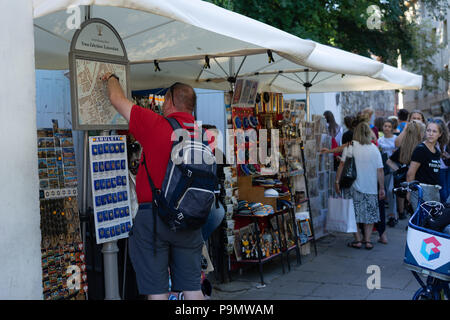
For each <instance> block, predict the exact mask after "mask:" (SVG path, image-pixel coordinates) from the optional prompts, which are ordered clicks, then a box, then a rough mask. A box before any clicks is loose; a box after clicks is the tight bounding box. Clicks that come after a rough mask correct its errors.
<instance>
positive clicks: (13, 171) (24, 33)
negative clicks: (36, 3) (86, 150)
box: [0, 0, 43, 299]
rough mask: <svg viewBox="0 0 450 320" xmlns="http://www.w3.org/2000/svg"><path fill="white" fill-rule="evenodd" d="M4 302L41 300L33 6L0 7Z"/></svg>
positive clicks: (0, 289)
mask: <svg viewBox="0 0 450 320" xmlns="http://www.w3.org/2000/svg"><path fill="white" fill-rule="evenodd" d="M0 70H1V78H0V97H1V99H0V112H1V116H0V133H1V135H0V150H1V157H2V160H1V165H0V181H1V183H0V259H1V260H0V299H42V297H43V295H42V268H41V232H40V214H39V181H38V174H37V172H38V170H37V169H38V168H37V164H38V163H37V143H36V105H35V90H36V89H35V72H34V38H33V16H32V2H31V1H29V0H15V1H0Z"/></svg>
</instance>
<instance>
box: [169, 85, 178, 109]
mask: <svg viewBox="0 0 450 320" xmlns="http://www.w3.org/2000/svg"><path fill="white" fill-rule="evenodd" d="M179 84H180V82H175V83H174V84H173V85H171V86H170V87H169V92H170V99H172V104H173V105H174V106H175V99H174V97H175V87H176V86H177V85H179Z"/></svg>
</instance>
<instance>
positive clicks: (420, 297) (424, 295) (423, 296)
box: [412, 288, 433, 300]
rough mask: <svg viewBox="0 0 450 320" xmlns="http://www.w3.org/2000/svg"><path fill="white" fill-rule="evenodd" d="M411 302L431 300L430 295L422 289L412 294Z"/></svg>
mask: <svg viewBox="0 0 450 320" xmlns="http://www.w3.org/2000/svg"><path fill="white" fill-rule="evenodd" d="M412 300H433V298H432V296H431V294H430V293H428V292H426V291H425V289H424V288H420V289H419V290H417V291H416V293H414V296H413V298H412Z"/></svg>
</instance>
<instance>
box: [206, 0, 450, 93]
mask: <svg viewBox="0 0 450 320" xmlns="http://www.w3.org/2000/svg"><path fill="white" fill-rule="evenodd" d="M210 2H212V3H215V4H217V5H219V6H222V7H224V8H226V9H229V10H232V11H235V12H237V13H240V14H243V15H245V16H247V17H250V18H253V19H255V20H259V21H261V22H264V23H266V24H269V25H271V26H274V27H276V28H278V29H281V30H284V31H286V32H289V33H291V34H294V35H296V36H298V37H300V38H303V39H311V40H314V41H317V42H319V43H322V44H327V45H331V46H334V47H337V48H340V49H343V50H346V51H349V52H354V53H357V54H359V55H362V56H367V57H371V56H372V57H373V56H376V57H377V58H378V59H379V60H380V61H382V62H384V63H387V64H390V65H394V66H396V65H397V59H398V56H399V54H401V57H402V61H403V64H404V65H405V66H406V67H407V68H408V69H409V70H411V71H413V72H418V73H421V74H423V73H426V74H429V75H431V76H432V78H434V79H437V78H445V77H448V74H447V75H445V74H443V73H442V72H439V70H437V69H435V68H434V67H433V63H432V61H433V55H434V54H435V53H436V50H437V49H439V48H438V46H437V45H436V44H432V43H430V40H431V39H432V37H431V32H432V30H431V28H429V29H427V28H424V27H423V25H422V26H420V25H418V23H417V20H416V19H409V18H408V15H409V14H410V13H411V12H412V13H413V14H414V13H415V12H414V4H415V2H417V0H410V1H403V0H390V1H388V0H374V1H367V0H270V1H268V0H210ZM421 3H422V5H423V6H425V7H426V9H427V12H428V13H429V15H430V18H431V19H435V20H442V19H443V18H444V17H445V15H446V10H448V9H449V2H448V1H447V0H424V1H421ZM373 5H376V6H377V8H378V9H379V10H377V11H376V12H375V11H374V10H373V9H374V7H373ZM427 85H428V84H427Z"/></svg>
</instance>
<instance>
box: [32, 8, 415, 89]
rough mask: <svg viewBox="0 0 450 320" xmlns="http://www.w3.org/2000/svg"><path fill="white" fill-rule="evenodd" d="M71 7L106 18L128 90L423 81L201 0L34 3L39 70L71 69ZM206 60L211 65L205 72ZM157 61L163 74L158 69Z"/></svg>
mask: <svg viewBox="0 0 450 320" xmlns="http://www.w3.org/2000/svg"><path fill="white" fill-rule="evenodd" d="M70 6H81V7H80V8H81V9H82V10H81V12H82V16H84V13H86V12H88V13H89V15H88V16H90V18H102V19H105V20H107V21H108V22H109V23H111V24H112V25H113V26H114V28H115V29H116V30H117V31H118V32H119V34H120V36H121V37H122V39H123V42H124V44H125V47H126V50H127V53H128V59H129V60H130V63H131V86H132V89H133V90H139V89H151V88H161V87H167V86H169V85H170V84H172V83H173V82H174V81H183V82H186V83H189V84H191V85H192V86H193V87H197V88H210V89H221V90H229V89H230V85H229V82H228V80H229V78H230V77H236V76H237V77H248V78H255V79H258V81H259V82H260V89H261V90H266V91H274V92H283V93H297V92H304V91H305V86H304V84H305V83H311V84H312V86H311V87H310V88H309V91H310V92H327V91H366V90H393V89H420V87H421V84H422V77H421V76H419V75H415V74H412V73H409V72H406V71H403V70H400V69H397V68H394V67H391V66H388V65H385V64H382V63H380V62H378V61H375V60H373V59H369V58H365V57H362V56H359V55H356V54H352V53H348V52H345V51H343V50H339V49H336V48H332V47H329V46H325V45H321V44H319V43H317V42H314V41H311V40H304V39H301V38H298V37H296V36H293V35H291V34H289V33H286V32H284V31H281V30H278V29H276V28H274V27H271V26H269V25H266V24H264V23H261V22H258V21H255V20H253V19H250V18H248V17H245V16H242V15H240V14H237V13H234V12H231V11H228V10H225V9H222V8H220V7H217V6H215V5H212V4H210V3H208V2H204V1H200V0H164V1H161V0H33V7H34V18H35V20H34V25H35V51H36V68H38V69H68V68H69V67H68V53H69V49H70V42H71V39H72V36H73V34H74V32H75V30H70V29H69V28H67V26H66V21H67V20H68V18H69V17H70V15H71V14H72V13H71V12H69V13H67V12H66V9H67V8H69V7H70ZM83 6H89V7H83ZM268 50H270V53H271V54H272V57H273V60H274V61H273V62H270V63H269V55H268ZM206 56H207V57H208V58H205V57H206ZM206 59H209V66H210V68H204V65H205V60H206ZM155 60H156V61H157V63H158V65H159V68H160V69H161V71H155V65H154V61H155ZM307 86H308V85H307Z"/></svg>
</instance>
